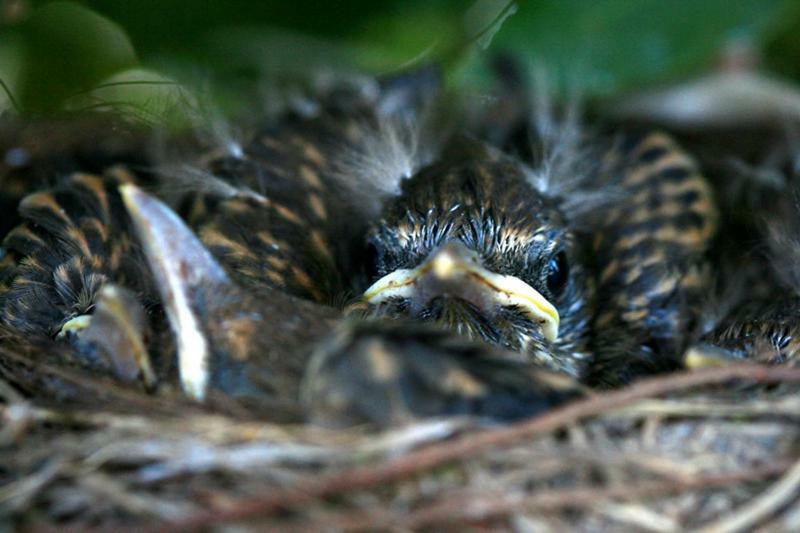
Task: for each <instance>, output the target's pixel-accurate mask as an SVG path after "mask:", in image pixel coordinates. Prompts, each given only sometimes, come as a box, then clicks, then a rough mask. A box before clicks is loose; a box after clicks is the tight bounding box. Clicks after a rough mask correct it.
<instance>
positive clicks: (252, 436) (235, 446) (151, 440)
mask: <svg viewBox="0 0 800 533" xmlns="http://www.w3.org/2000/svg"><path fill="white" fill-rule="evenodd" d="M14 357H19V354H12V352H10V351H7V350H0V358H2V359H3V360H4V362H5V366H8V363H9V361H11V359H13V358H14ZM65 379H66V380H68V378H65ZM81 386H84V387H85V386H87V384H86V383H83V384H81ZM98 386H102V385H98ZM0 396H1V397H2V404H0V416H2V421H3V422H2V430H0V512H2V515H1V516H2V517H3V519H4V520H5V521H8V523H9V524H13V525H15V526H25V527H28V528H30V529H32V530H34V531H35V530H51V529H53V528H55V527H58V528H59V530H63V528H65V527H69V528H73V529H80V530H85V529H91V528H96V529H101V530H114V531H118V530H120V529H123V528H131V529H135V530H137V531H139V530H142V529H152V530H156V529H163V528H165V527H168V528H169V529H170V530H181V531H186V530H192V529H203V530H207V529H209V528H211V529H215V528H216V529H219V528H220V527H222V526H230V525H233V524H237V525H239V526H243V527H245V528H246V529H244V530H249V529H250V528H252V529H257V530H261V529H281V530H293V529H298V530H301V529H302V530H303V531H309V530H326V531H351V530H365V529H367V530H375V529H378V530H382V529H399V530H419V529H423V530H425V529H430V530H440V529H442V528H451V529H455V528H459V529H461V528H463V526H469V527H480V528H488V529H503V530H505V529H514V530H519V531H551V530H553V531H564V530H586V531H598V530H619V529H625V530H635V531H682V530H685V529H687V528H700V529H701V530H703V531H715V532H723V531H744V530H751V529H758V530H763V531H798V530H800V368H789V367H766V366H758V365H749V364H747V365H744V364H740V365H731V366H722V367H718V368H708V369H703V370H699V371H695V372H690V373H679V374H674V375H670V376H665V377H659V378H652V379H649V380H644V381H640V382H638V383H637V384H634V385H633V386H630V387H628V388H626V389H620V390H617V391H611V392H606V393H602V394H596V395H594V396H592V397H591V398H588V399H586V400H580V401H577V402H576V403H573V404H570V405H567V406H565V407H562V408H560V409H557V410H555V411H552V412H550V413H547V414H545V415H543V416H540V417H537V418H534V419H530V420H524V421H521V422H519V423H517V424H514V425H510V426H496V427H486V426H482V425H480V424H479V423H478V422H477V421H474V420H467V419H438V420H429V421H421V422H418V423H413V424H410V425H408V426H406V427H402V428H398V429H395V430H392V431H388V432H384V433H374V432H371V431H369V430H367V429H365V428H360V429H349V430H330V429H323V428H318V427H311V426H286V425H273V424H267V423H263V422H260V421H253V420H243V419H241V418H240V417H238V416H235V415H225V414H216V413H209V412H204V411H202V410H200V409H199V408H197V407H195V406H191V405H188V404H186V402H185V401H183V400H180V401H179V400H175V403H170V402H171V401H172V400H170V399H169V398H166V399H165V398H159V399H158V400H157V401H158V403H155V402H156V400H155V399H153V398H151V397H147V396H145V395H142V396H141V398H136V397H133V396H130V397H126V396H125V395H124V394H122V393H118V392H114V390H113V389H112V388H109V389H107V391H106V392H105V393H103V394H101V395H98V397H103V398H104V399H105V401H106V404H107V407H103V406H100V407H98V406H97V405H95V406H93V407H88V406H87V407H74V406H73V407H71V408H66V407H64V406H63V405H62V406H60V407H56V406H55V404H52V405H50V406H48V404H46V403H41V402H38V403H37V402H33V401H31V400H26V399H24V398H23V397H22V396H21V395H19V394H18V393H17V392H15V389H14V388H12V387H11V386H10V385H9V384H8V383H7V382H0ZM148 402H153V403H152V405H149V404H148Z"/></svg>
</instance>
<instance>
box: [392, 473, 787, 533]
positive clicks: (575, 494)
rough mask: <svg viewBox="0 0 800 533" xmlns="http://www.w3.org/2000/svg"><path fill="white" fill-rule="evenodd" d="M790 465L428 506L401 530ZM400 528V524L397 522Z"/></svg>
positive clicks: (731, 480) (670, 488)
mask: <svg viewBox="0 0 800 533" xmlns="http://www.w3.org/2000/svg"><path fill="white" fill-rule="evenodd" d="M787 466H788V464H787V462H786V461H782V462H780V463H777V464H771V465H766V466H761V467H757V468H752V469H748V470H743V471H739V472H732V473H723V474H719V473H714V474H706V475H702V476H697V477H695V478H692V479H687V480H684V481H677V480H666V481H664V480H658V481H649V482H642V483H635V484H625V485H618V486H614V487H607V488H602V487H600V488H598V487H578V488H571V489H561V490H557V489H556V490H548V491H547V492H544V493H537V494H533V495H530V496H528V497H513V496H512V497H509V496H502V495H501V496H495V497H493V498H478V499H474V500H472V501H465V500H464V499H463V498H451V499H449V500H446V501H443V502H439V503H436V504H432V505H429V506H426V507H424V508H422V509H420V510H419V511H416V512H414V513H412V514H411V516H409V517H408V518H407V519H406V520H405V521H403V523H402V526H403V527H406V528H408V529H417V528H423V527H427V526H431V525H434V524H443V523H454V522H463V521H482V520H487V519H490V518H496V517H498V516H504V515H507V514H508V513H510V512H513V511H521V510H528V509H547V510H553V509H562V508H564V507H580V506H582V505H583V506H585V505H596V504H598V503H600V502H604V501H608V500H632V499H636V500H640V499H642V498H652V497H655V496H661V495H664V494H670V493H675V492H680V491H684V490H689V489H708V488H715V487H725V486H728V485H732V484H736V483H743V482H752V481H759V480H763V479H766V478H769V477H774V476H777V475H780V474H781V473H783V472H785V471H786V468H787ZM395 524H397V522H395Z"/></svg>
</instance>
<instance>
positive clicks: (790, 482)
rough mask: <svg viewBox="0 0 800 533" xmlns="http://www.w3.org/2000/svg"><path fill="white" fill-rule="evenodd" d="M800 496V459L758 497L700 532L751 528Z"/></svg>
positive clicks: (722, 532)
mask: <svg viewBox="0 0 800 533" xmlns="http://www.w3.org/2000/svg"><path fill="white" fill-rule="evenodd" d="M798 496H800V461H798V462H796V463H795V464H794V466H792V468H791V469H790V470H789V471H788V472H786V475H784V476H783V477H782V478H781V479H779V480H778V481H777V482H776V483H775V484H774V485H772V486H771V487H770V488H769V489H768V490H766V491H765V492H764V494H762V495H761V496H759V497H758V498H755V499H754V500H752V501H750V502H748V503H747V505H745V506H743V507H742V508H741V509H739V510H737V511H735V512H734V513H733V514H732V515H730V516H726V517H725V518H723V519H721V520H719V521H717V522H714V523H713V524H708V525H707V526H705V527H703V528H702V529H700V530H699V531H700V533H733V532H735V531H745V530H748V529H751V528H752V527H753V526H755V525H756V524H758V523H759V522H760V521H761V520H763V519H764V518H766V517H767V516H769V515H770V514H772V513H774V512H775V511H777V510H778V509H780V508H781V507H782V506H784V505H786V504H787V503H789V502H790V501H791V500H792V498H797V497H798Z"/></svg>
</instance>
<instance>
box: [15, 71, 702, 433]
mask: <svg viewBox="0 0 800 533" xmlns="http://www.w3.org/2000/svg"><path fill="white" fill-rule="evenodd" d="M434 93H435V91H431V84H430V76H421V77H420V76H417V77H414V76H410V77H406V78H404V77H402V76H401V77H398V78H395V79H393V80H388V81H384V82H382V83H379V84H376V85H375V86H373V87H372V88H371V90H369V91H361V92H359V91H356V92H353V91H349V92H348V91H346V92H344V93H333V94H331V95H329V96H328V97H326V98H324V99H322V100H321V101H320V102H319V109H318V110H317V111H316V112H315V113H313V114H311V115H310V116H305V115H299V114H297V113H290V114H288V115H287V116H285V117H284V118H283V119H282V120H280V121H278V122H276V123H273V124H269V125H267V126H266V127H264V128H262V129H261V130H259V131H257V132H255V133H254V134H253V135H252V137H251V138H250V139H249V140H248V141H247V142H244V143H241V144H240V145H237V146H235V147H233V148H232V149H229V150H228V153H227V155H224V156H222V157H215V158H210V159H209V158H205V159H204V158H197V159H198V160H204V161H205V163H203V166H202V167H201V168H199V169H197V172H195V173H194V175H195V181H194V182H193V181H192V180H186V181H185V183H183V184H182V186H184V187H185V189H186V190H183V191H181V194H178V195H175V194H170V195H169V196H170V198H171V199H172V200H173V207H174V209H175V212H173V211H172V210H170V208H169V207H168V206H167V205H166V204H164V203H163V202H161V201H159V200H158V199H157V198H156V197H154V196H150V195H148V194H146V193H144V192H142V191H141V190H139V189H137V188H135V187H132V186H130V185H127V186H125V188H124V189H123V190H124V192H123V197H124V199H125V202H126V208H127V209H123V208H122V206H121V200H120V197H119V193H118V192H117V187H118V186H119V185H120V184H124V183H128V184H130V183H133V182H136V181H137V179H136V177H135V176H134V174H133V173H131V172H129V171H124V170H122V169H120V168H117V169H112V170H110V171H108V172H107V173H106V174H105V175H104V176H103V177H97V176H91V175H81V174H76V175H73V176H71V177H69V178H67V179H65V180H63V181H62V182H61V183H60V184H58V185H56V187H55V188H53V189H51V190H49V191H46V192H40V193H36V194H34V195H32V196H29V197H28V198H27V199H26V200H24V201H23V202H22V203H21V214H22V216H23V218H25V219H26V222H25V223H24V224H23V225H22V226H19V227H18V228H17V229H15V230H14V231H12V232H11V233H10V234H9V236H8V237H7V240H6V249H7V250H8V255H7V256H6V258H0V259H2V260H3V265H5V266H4V267H3V268H4V272H5V275H4V278H3V279H4V283H5V286H6V287H7V289H6V291H5V294H4V296H3V309H4V311H3V320H4V322H5V323H6V324H7V325H8V326H10V327H12V328H14V329H17V330H19V331H30V332H34V333H37V334H40V335H43V336H47V337H53V336H55V335H56V334H57V333H58V331H59V330H60V329H61V328H62V327H63V326H64V324H65V323H66V322H67V321H68V320H70V318H73V317H76V316H79V315H82V314H87V313H91V312H92V309H93V305H94V304H95V303H96V300H97V295H98V294H99V289H100V287H101V286H103V285H106V284H108V283H110V282H113V283H115V284H119V285H122V286H124V287H127V288H128V289H132V290H133V291H134V294H136V295H137V297H138V298H139V299H140V300H141V301H142V303H143V304H144V305H145V306H146V307H147V308H148V309H152V312H151V314H150V320H149V321H150V322H151V327H152V326H153V325H155V326H156V329H158V327H159V324H160V325H161V326H160V327H162V328H163V325H164V323H165V322H164V318H163V317H164V316H166V319H167V320H168V321H169V323H170V325H171V327H172V330H173V334H174V337H175V339H176V342H175V348H174V349H175V350H176V351H177V358H178V362H177V365H176V366H177V367H178V374H179V379H180V381H181V383H182V385H183V387H184V390H185V391H186V392H187V393H188V394H190V395H192V396H194V397H195V398H197V399H207V398H209V397H214V396H215V395H219V394H222V395H225V396H230V397H233V398H236V399H238V400H239V401H241V402H243V403H244V404H246V405H249V406H251V407H254V408H257V409H259V410H260V411H259V412H264V413H265V415H266V416H268V415H269V413H268V412H267V411H269V409H268V408H267V407H265V406H268V405H274V404H275V402H281V401H285V402H289V403H298V402H302V405H303V406H304V409H305V412H306V413H307V414H308V415H309V416H310V417H311V418H313V419H315V420H317V421H322V422H327V423H336V422H348V423H351V422H358V421H361V420H366V421H370V422H373V423H378V424H388V423H395V422H400V421H403V420H407V419H409V418H410V417H414V416H428V415H434V414H451V413H472V414H479V415H486V416H491V417H492V418H513V417H517V416H523V415H526V414H530V413H533V412H537V411H539V410H541V409H544V408H547V407H549V406H551V405H553V404H554V403H558V402H561V401H564V400H566V399H568V398H570V397H573V396H575V395H578V394H581V390H582V389H581V388H580V386H578V385H577V384H576V383H575V382H574V381H573V382H570V381H567V383H566V384H565V383H564V382H563V381H562V380H559V379H558V378H557V377H554V376H553V375H552V374H550V373H548V371H546V370H542V369H541V367H542V366H544V367H546V368H548V369H555V370H557V371H560V372H563V373H565V374H567V375H569V376H572V377H573V378H579V379H585V380H588V381H590V382H592V383H603V384H608V383H619V382H625V381H628V380H630V379H632V378H634V377H636V376H637V375H640V374H642V373H649V372H653V371H660V370H666V369H672V368H676V367H677V366H678V364H679V361H680V356H681V354H682V352H683V349H684V348H685V347H686V346H687V345H688V343H689V342H690V341H691V340H693V339H694V335H695V328H696V322H697V316H696V315H697V313H698V312H699V311H698V309H699V308H698V305H697V301H698V299H699V298H700V297H701V295H702V294H703V291H704V290H705V288H706V285H707V278H706V272H705V267H704V264H705V253H706V250H707V248H708V246H709V242H710V240H711V239H712V238H713V236H714V232H715V225H716V216H717V215H716V209H715V207H714V201H713V198H712V196H711V193H710V191H709V188H708V186H707V185H706V183H705V181H704V179H703V178H702V176H701V175H700V174H699V172H698V170H697V168H696V166H695V165H694V163H693V162H692V161H691V159H690V158H689V157H688V156H687V155H686V154H684V153H683V152H682V151H681V149H680V148H679V147H678V146H677V145H675V143H674V142H673V141H671V140H670V139H669V138H668V137H667V136H665V135H663V134H653V135H650V136H645V137H640V138H627V139H625V140H623V141H621V142H612V141H603V140H596V139H591V138H585V137H583V136H582V135H578V134H576V135H574V136H573V137H571V138H570V139H569V140H570V142H571V143H574V146H572V145H570V146H567V147H566V148H569V149H570V150H566V148H564V149H563V150H562V151H561V152H558V153H557V154H556V155H553V154H552V153H551V152H550V151H549V150H550V148H548V147H547V146H543V148H542V149H536V150H530V151H529V152H528V156H525V155H524V154H522V157H523V159H519V158H515V157H511V156H509V155H507V154H503V153H501V152H500V151H498V150H497V149H496V148H494V147H491V146H490V145H488V144H487V143H486V142H485V141H481V140H480V139H474V138H465V137H461V136H455V137H454V136H451V135H450V134H449V133H448V131H449V130H441V129H440V130H437V129H436V128H434V129H433V131H434V132H437V131H438V134H434V135H433V136H432V139H433V140H432V141H430V142H426V143H425V144H424V149H423V148H422V147H421V146H423V145H421V144H420V143H421V140H422V139H427V136H428V133H427V132H428V126H430V122H429V120H428V119H427V118H426V116H427V115H426V113H425V109H426V108H427V105H428V102H429V100H430V95H431V94H434ZM501 137H502V138H506V137H505V136H501ZM539 137H541V136H539ZM530 138H531V139H534V140H535V139H537V135H535V134H534V133H533V132H532V134H531V136H530ZM540 140H542V141H545V140H546V139H544V138H540ZM504 142H505V141H504ZM544 144H546V143H544ZM587 145H588V146H589V148H590V149H586V146H587ZM445 146H446V148H445ZM603 147H608V148H607V149H602V148H603ZM551 148H552V147H551ZM562 148H563V147H562ZM571 150H572V151H571ZM519 153H522V152H519ZM598 153H600V154H601V155H597V154H598ZM573 155H574V157H575V158H577V159H580V164H575V163H574V162H573V161H572V160H570V157H571V156H573ZM526 157H527V158H528V159H525V158H526ZM579 171H580V173H581V176H572V175H563V174H570V173H573V172H575V173H578V172H579ZM578 178H580V179H578ZM159 180H160V181H161V185H164V186H163V187H159V186H158V185H159V184H156V187H154V188H153V189H151V190H153V191H156V194H157V193H158V191H159V190H167V189H168V188H169V187H168V185H169V183H168V181H169V176H162V177H161V178H160V179H159ZM573 181H574V182H575V183H576V184H577V185H576V186H570V185H569V184H570V183H572V182H573ZM607 191H613V194H612V195H609V198H608V200H607V201H604V202H601V203H597V204H595V203H587V205H586V206H581V205H580V200H579V199H580V198H591V193H598V194H599V195H600V196H602V195H603V194H605V193H606V192H607ZM176 212H178V213H181V214H182V215H183V216H184V221H182V220H181V219H180V218H179V217H178V216H177V215H176V214H175V213H176ZM131 219H132V220H131ZM134 228H135V231H134ZM142 249H143V250H142ZM145 259H146V261H145ZM145 263H146V264H147V265H148V267H147V268H145V267H144V265H145ZM393 276H394V277H393ZM396 279H402V280H405V281H403V283H404V284H405V285H402V287H400V288H399V289H398V288H397V287H398V286H395V285H392V283H396V281H393V280H396ZM386 280H388V281H386ZM381 283H384V285H382V287H383V288H382V289H381V290H384V292H382V293H381V294H380V295H379V296H374V295H373V296H370V294H369V291H367V294H366V295H365V296H364V300H365V301H360V300H361V298H360V297H359V294H360V293H361V292H362V291H364V290H365V289H367V287H369V286H370V285H372V286H373V287H374V286H375V285H374V284H378V285H380V284H381ZM376 294H377V293H376ZM156 299H158V301H160V306H158V305H156V306H154V303H153V302H154V301H155V300H156ZM347 304H354V305H350V306H347ZM162 308H163V314H162V311H161V309H162ZM345 308H346V309H345ZM345 315H349V318H348V319H346V320H345V319H343V317H344V316H345ZM120 316H123V315H118V314H114V315H112V317H111V318H112V319H111V320H108V321H107V324H108V326H107V327H108V328H111V330H115V329H116V328H120V327H123V329H124V324H122V325H121V324H120V322H119V320H117V319H118V318H119V317H120ZM122 320H123V322H124V320H126V319H124V318H122ZM420 322H423V323H424V324H420ZM91 327H92V326H90V328H91ZM95 329H96V328H95ZM136 331H138V330H137V329H136V328H133V329H130V330H129V333H130V332H134V333H133V335H134V336H135V335H136V333H135V332H136ZM94 334H95V335H96V331H95V332H94ZM142 335H144V333H142ZM78 336H79V337H80V335H78ZM123 338H124V337H123ZM154 338H155V339H156V343H155V344H153V343H150V344H149V348H150V350H151V351H155V352H157V353H155V354H152V355H154V356H155V359H156V360H162V359H164V358H165V357H169V356H171V355H172V350H173V347H172V346H171V345H170V344H168V343H166V344H164V343H162V344H159V341H158V339H159V337H158V336H155V337H154ZM95 344H97V343H95ZM130 345H131V346H133V345H136V343H135V342H133V343H132V344H130ZM75 349H76V350H78V351H79V352H80V351H81V350H85V349H86V348H85V346H82V345H80V344H76V345H75ZM167 352H168V353H167ZM125 360H127V361H129V360H130V359H125ZM159 368H163V367H159ZM144 374H146V372H142V375H144ZM167 374H168V373H164V372H162V373H161V374H160V375H159V378H160V379H162V380H164V379H169V376H168V375H167Z"/></svg>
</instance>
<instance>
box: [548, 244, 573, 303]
mask: <svg viewBox="0 0 800 533" xmlns="http://www.w3.org/2000/svg"><path fill="white" fill-rule="evenodd" d="M568 278H569V265H568V264H567V254H565V253H564V252H558V253H557V254H556V255H555V257H553V258H552V259H550V261H549V262H548V263H547V288H548V289H550V292H552V293H553V294H557V293H559V292H561V290H562V289H563V288H564V286H565V285H566V284H567V279H568Z"/></svg>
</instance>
